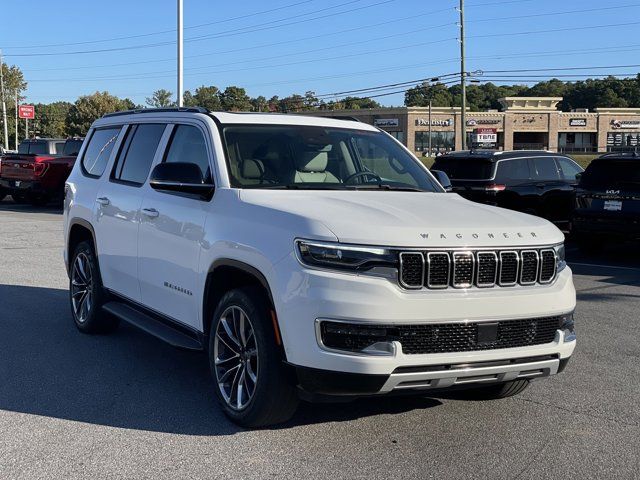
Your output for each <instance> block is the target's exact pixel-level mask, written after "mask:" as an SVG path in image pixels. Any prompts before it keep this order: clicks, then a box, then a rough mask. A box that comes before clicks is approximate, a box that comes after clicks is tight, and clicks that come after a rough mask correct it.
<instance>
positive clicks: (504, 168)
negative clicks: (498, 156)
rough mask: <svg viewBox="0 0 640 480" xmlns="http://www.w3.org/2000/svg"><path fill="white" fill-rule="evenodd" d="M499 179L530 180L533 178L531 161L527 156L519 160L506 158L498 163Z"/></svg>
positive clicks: (504, 180)
mask: <svg viewBox="0 0 640 480" xmlns="http://www.w3.org/2000/svg"><path fill="white" fill-rule="evenodd" d="M496 177H497V180H500V181H503V182H506V181H509V180H528V179H530V178H531V173H530V172H529V162H527V160H526V159H525V158H521V159H518V160H504V161H502V162H499V163H498V173H497V175H496Z"/></svg>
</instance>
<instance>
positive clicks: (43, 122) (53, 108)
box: [34, 102, 73, 138]
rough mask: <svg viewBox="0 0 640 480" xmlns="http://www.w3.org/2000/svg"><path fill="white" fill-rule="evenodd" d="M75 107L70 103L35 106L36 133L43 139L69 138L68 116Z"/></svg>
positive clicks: (39, 104) (38, 104)
mask: <svg viewBox="0 0 640 480" xmlns="http://www.w3.org/2000/svg"><path fill="white" fill-rule="evenodd" d="M72 106H73V104H72V103H70V102H53V103H49V104H44V103H37V104H36V105H35V111H36V118H35V121H34V130H35V132H36V133H37V134H38V135H40V136H42V137H53V138H64V137H66V136H68V132H67V123H66V119H67V115H68V113H69V110H70V109H71V107H72Z"/></svg>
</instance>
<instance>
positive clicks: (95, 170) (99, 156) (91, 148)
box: [82, 127, 121, 177]
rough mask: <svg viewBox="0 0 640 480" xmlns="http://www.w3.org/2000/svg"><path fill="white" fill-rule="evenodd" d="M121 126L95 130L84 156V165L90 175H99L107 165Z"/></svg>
mask: <svg viewBox="0 0 640 480" xmlns="http://www.w3.org/2000/svg"><path fill="white" fill-rule="evenodd" d="M120 129H121V127H110V128H102V129H98V130H95V131H94V132H93V135H91V139H90V140H89V145H87V149H86V150H85V152H84V156H83V158H82V166H83V167H84V170H85V171H86V172H87V173H88V174H89V175H94V176H96V177H99V176H100V175H102V173H103V172H104V169H105V168H106V166H107V162H108V161H109V157H110V156H111V151H112V150H113V146H114V145H115V143H116V140H117V139H118V134H119V133H120Z"/></svg>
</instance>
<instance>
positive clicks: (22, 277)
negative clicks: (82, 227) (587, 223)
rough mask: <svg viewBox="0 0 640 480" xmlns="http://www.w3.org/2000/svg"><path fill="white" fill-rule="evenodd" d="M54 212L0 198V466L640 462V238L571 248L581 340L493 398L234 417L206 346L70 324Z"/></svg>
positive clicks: (336, 473) (395, 467)
mask: <svg viewBox="0 0 640 480" xmlns="http://www.w3.org/2000/svg"><path fill="white" fill-rule="evenodd" d="M62 246H63V238H62V223H61V215H60V212H59V211H58V210H56V209H52V208H43V209H33V208H32V207H28V206H20V205H15V204H13V203H11V202H10V201H6V200H5V201H4V202H0V329H1V330H0V478H123V477H125V478H246V479H253V478H256V479H266V478H329V477H330V478H335V479H337V478H349V479H351V478H369V479H370V478H394V479H404V478H416V479H423V478H438V479H442V478H491V479H501V478H531V479H539V478H580V479H585V478H640V328H638V323H639V322H640V314H639V310H640V248H638V246H637V245H636V247H635V248H634V247H633V246H632V245H627V246H622V247H619V246H618V247H613V248H610V249H608V250H607V251H606V252H604V253H602V254H599V255H597V256H595V257H585V256H583V255H580V254H579V253H578V252H577V250H576V249H575V248H571V247H569V248H568V252H569V259H570V263H571V266H572V268H573V270H574V274H575V283H576V288H577V290H578V308H577V312H576V317H577V326H578V329H579V330H578V340H579V345H578V349H577V351H576V353H575V355H574V358H573V359H572V361H571V362H570V363H569V365H568V367H567V370H566V371H565V373H563V374H561V375H558V376H556V377H553V378H551V379H547V380H542V381H539V382H534V383H533V384H532V385H531V387H530V388H529V389H528V390H527V391H525V392H524V393H523V394H522V395H520V396H518V397H515V398H511V399H506V400H501V401H494V402H472V401H463V400H457V399H455V398H446V397H436V398H430V397H408V398H377V399H363V400H359V401H357V402H355V403H350V404H334V405H308V404H304V405H302V407H301V409H300V411H299V413H298V414H297V415H296V416H295V417H294V418H293V420H292V421H290V422H289V423H288V424H285V425H283V426H279V427H278V428H273V429H268V430H261V431H245V430H242V429H239V428H238V427H236V426H234V425H233V424H232V423H230V422H229V421H227V420H226V418H225V417H224V416H223V415H222V413H221V412H220V411H219V410H218V409H217V407H216V403H215V398H214V392H213V385H212V384H211V383H210V381H209V376H208V371H207V368H206V361H205V359H204V356H202V355H199V354H193V353H187V352H183V351H178V350H175V349H173V348H171V347H169V346H166V345H164V344H162V343H160V342H159V341H157V340H155V339H153V338H151V337H149V336H147V335H145V334H143V333H141V332H138V331H136V330H134V329H133V328H130V327H127V326H124V327H123V328H121V329H120V330H119V331H118V332H117V333H116V334H114V335H111V336H86V335H82V334H80V333H78V332H77V330H76V329H75V327H74V325H73V323H72V320H71V317H70V312H69V305H68V299H67V277H66V274H65V271H64V265H63V261H62V254H61V251H62Z"/></svg>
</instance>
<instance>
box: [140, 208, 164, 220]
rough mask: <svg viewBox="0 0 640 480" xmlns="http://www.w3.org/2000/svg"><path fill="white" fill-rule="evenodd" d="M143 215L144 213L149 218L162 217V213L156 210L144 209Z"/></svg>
mask: <svg viewBox="0 0 640 480" xmlns="http://www.w3.org/2000/svg"><path fill="white" fill-rule="evenodd" d="M142 213H144V214H145V215H146V216H147V217H149V218H156V217H157V216H158V215H160V212H159V211H158V210H156V209H155V208H143V209H142Z"/></svg>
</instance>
